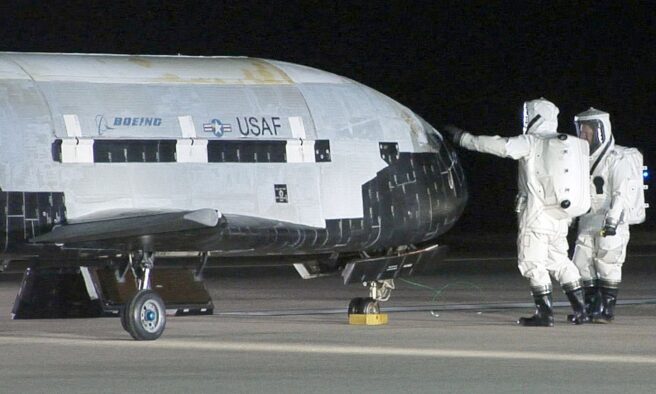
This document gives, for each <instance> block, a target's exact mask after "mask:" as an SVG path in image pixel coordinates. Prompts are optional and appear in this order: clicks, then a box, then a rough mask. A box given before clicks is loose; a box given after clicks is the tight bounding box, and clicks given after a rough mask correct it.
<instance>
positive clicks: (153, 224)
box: [30, 208, 222, 244]
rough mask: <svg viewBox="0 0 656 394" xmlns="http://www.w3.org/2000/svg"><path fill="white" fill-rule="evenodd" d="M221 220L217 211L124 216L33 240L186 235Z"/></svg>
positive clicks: (63, 227)
mask: <svg viewBox="0 0 656 394" xmlns="http://www.w3.org/2000/svg"><path fill="white" fill-rule="evenodd" d="M221 218H222V215H221V214H220V213H219V212H218V211H216V210H215V209H210V208H206V209H199V210H195V211H180V212H166V213H152V212H143V211H142V212H132V213H128V214H125V213H123V214H121V215H117V216H116V217H109V218H103V219H98V220H89V221H84V222H79V223H69V224H64V225H61V226H58V227H55V228H53V229H52V231H50V232H49V233H46V234H43V235H39V236H36V237H34V238H32V239H31V240H30V241H31V242H34V243H57V244H70V243H80V242H94V241H105V240H111V239H116V238H132V237H141V236H146V235H155V234H162V233H172V232H183V231H190V230H198V229H204V228H211V227H215V226H216V225H217V224H219V221H220V220H221Z"/></svg>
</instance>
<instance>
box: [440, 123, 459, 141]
mask: <svg viewBox="0 0 656 394" xmlns="http://www.w3.org/2000/svg"><path fill="white" fill-rule="evenodd" d="M442 130H443V131H444V133H445V134H446V135H447V136H448V137H449V140H451V142H453V144H454V145H455V146H460V138H462V133H464V132H465V131H464V130H463V129H461V128H459V127H457V126H454V125H452V124H448V125H445V126H443V127H442Z"/></svg>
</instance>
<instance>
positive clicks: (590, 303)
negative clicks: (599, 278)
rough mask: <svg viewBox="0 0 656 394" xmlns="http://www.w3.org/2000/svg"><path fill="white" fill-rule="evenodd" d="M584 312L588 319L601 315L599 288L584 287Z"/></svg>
mask: <svg viewBox="0 0 656 394" xmlns="http://www.w3.org/2000/svg"><path fill="white" fill-rule="evenodd" d="M584 291H585V311H586V312H587V313H588V316H590V318H593V317H594V316H599V314H601V291H600V290H599V287H597V286H592V287H585V288H584Z"/></svg>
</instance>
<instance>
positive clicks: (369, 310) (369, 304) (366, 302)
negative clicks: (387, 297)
mask: <svg viewBox="0 0 656 394" xmlns="http://www.w3.org/2000/svg"><path fill="white" fill-rule="evenodd" d="M361 305H362V312H361V313H363V314H365V315H378V314H379V313H380V304H379V303H378V301H376V300H374V299H373V298H371V297H367V298H364V299H363V300H362V304H361Z"/></svg>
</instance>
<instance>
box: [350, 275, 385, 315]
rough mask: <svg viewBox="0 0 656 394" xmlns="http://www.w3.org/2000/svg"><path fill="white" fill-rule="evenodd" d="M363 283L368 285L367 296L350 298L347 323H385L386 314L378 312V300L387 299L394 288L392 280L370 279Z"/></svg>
mask: <svg viewBox="0 0 656 394" xmlns="http://www.w3.org/2000/svg"><path fill="white" fill-rule="evenodd" d="M363 285H365V286H368V287H369V297H366V298H362V297H357V298H354V299H352V300H351V302H350V303H349V307H348V318H349V324H358V325H382V324H387V314H385V313H380V302H383V301H387V300H389V298H390V295H391V293H392V290H393V289H394V280H393V279H386V280H382V281H371V282H365V283H363Z"/></svg>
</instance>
